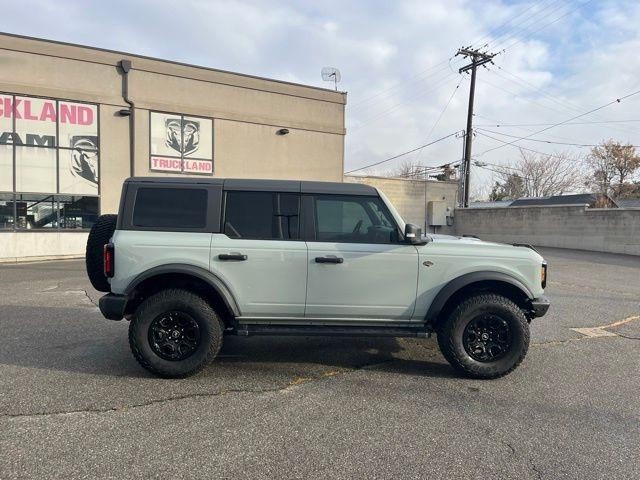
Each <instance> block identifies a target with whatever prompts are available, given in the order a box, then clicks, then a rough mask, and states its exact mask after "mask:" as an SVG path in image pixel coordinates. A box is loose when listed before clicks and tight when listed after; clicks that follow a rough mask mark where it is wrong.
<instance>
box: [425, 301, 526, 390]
mask: <svg viewBox="0 0 640 480" xmlns="http://www.w3.org/2000/svg"><path fill="white" fill-rule="evenodd" d="M483 313H491V314H494V315H497V316H499V317H500V318H501V319H503V320H505V321H506V322H507V324H508V325H509V328H510V331H511V335H512V339H511V348H510V349H509V351H508V352H507V353H506V355H505V356H504V357H502V358H499V359H497V360H495V361H489V362H481V361H478V360H476V359H474V358H472V357H471V355H470V354H469V353H467V351H466V349H465V348H464V344H463V334H464V331H465V328H466V326H467V325H468V324H469V323H470V322H471V321H472V320H473V319H474V318H476V317H477V316H478V315H480V314H483ZM438 345H439V346H440V351H441V352H442V355H443V356H444V358H445V359H446V360H447V361H448V362H449V363H450V364H451V365H452V366H453V367H454V368H455V369H456V370H458V371H459V372H461V373H463V374H465V375H467V376H469V377H472V378H481V379H490V378H498V377H501V376H503V375H506V374H508V373H510V372H511V371H513V370H514V369H515V368H516V367H517V366H518V365H520V362H522V360H523V359H524V357H525V355H526V354H527V350H528V349H529V323H528V322H527V318H526V317H525V315H524V313H523V312H522V310H521V309H520V308H519V307H518V306H517V305H516V304H515V303H514V302H512V301H511V300H509V299H508V298H506V297H503V296H501V295H496V294H478V295H474V296H471V297H469V298H467V299H466V300H464V301H463V302H461V303H460V304H459V305H458V306H457V307H456V308H455V309H454V310H453V311H452V312H451V314H450V315H449V317H448V318H446V319H445V320H444V322H443V323H442V324H441V325H440V327H439V329H438Z"/></svg>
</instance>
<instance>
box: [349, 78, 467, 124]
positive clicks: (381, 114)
mask: <svg viewBox="0 0 640 480" xmlns="http://www.w3.org/2000/svg"><path fill="white" fill-rule="evenodd" d="M453 77H455V74H453V73H449V74H447V75H445V76H444V77H442V78H440V79H439V80H438V81H437V82H436V84H434V85H431V87H430V88H428V89H427V90H425V91H423V92H421V93H420V94H419V95H417V96H413V97H411V98H408V99H406V100H403V101H402V102H400V103H397V104H395V105H393V106H391V107H389V108H387V109H386V110H383V111H381V112H378V113H376V114H374V115H373V116H371V117H368V118H365V121H364V122H362V123H360V124H359V125H357V126H356V127H354V128H353V129H352V130H351V133H352V134H353V133H355V132H357V131H359V130H361V129H362V128H363V127H364V126H365V125H368V124H370V123H373V122H375V121H377V120H380V119H381V118H384V117H386V116H387V114H389V113H391V112H393V111H394V110H397V109H398V108H399V107H401V106H403V105H405V104H407V103H409V102H412V101H414V100H416V99H417V98H422V97H424V96H425V95H427V94H428V93H431V92H433V91H434V90H436V89H438V88H440V87H442V86H443V85H445V84H446V83H448V82H449V81H450V80H451V79H452V78H453Z"/></svg>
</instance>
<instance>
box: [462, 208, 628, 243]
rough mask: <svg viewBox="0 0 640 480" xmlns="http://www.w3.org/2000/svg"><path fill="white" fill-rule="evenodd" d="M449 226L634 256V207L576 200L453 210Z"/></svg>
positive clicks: (495, 237)
mask: <svg viewBox="0 0 640 480" xmlns="http://www.w3.org/2000/svg"><path fill="white" fill-rule="evenodd" d="M454 231H455V233H456V234H457V235H476V236H478V237H480V238H481V239H482V240H490V241H499V242H506V243H514V242H518V243H530V244H532V245H536V246H541V247H558V248H573V249H577V250H592V251H597V252H610V253H626V254H630V255H640V209H622V208H613V209H600V208H587V207H586V206H580V205H578V206H576V205H557V206H555V205H554V206H527V207H507V208H467V209H457V210H456V211H455V223H454Z"/></svg>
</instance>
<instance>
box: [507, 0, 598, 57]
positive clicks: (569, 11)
mask: <svg viewBox="0 0 640 480" xmlns="http://www.w3.org/2000/svg"><path fill="white" fill-rule="evenodd" d="M591 2H593V0H587V1H586V2H584V3H582V4H580V5H579V7H580V8H582V7H585V6H587V5H588V4H589V3H591ZM575 11H577V9H574V8H569V10H567V12H565V13H564V14H563V15H561V16H559V17H558V18H556V19H554V20H552V21H550V22H548V23H546V24H544V25H543V26H542V27H540V28H538V29H537V30H534V31H533V32H531V33H529V34H528V35H526V36H525V37H523V38H519V39H517V40H516V41H514V42H513V43H511V44H509V45H507V46H506V47H504V48H503V49H502V51H505V50H509V49H510V48H511V47H513V46H514V45H516V44H518V43H521V42H523V41H525V40H527V39H529V38H531V37H532V36H533V35H535V34H536V33H538V32H540V31H542V30H544V29H545V28H547V27H549V26H551V25H553V24H554V23H556V22H559V21H560V20H562V19H563V18H564V17H566V16H567V15H569V14H570V13H572V12H575ZM547 16H548V15H545V17H547ZM543 18H544V17H543Z"/></svg>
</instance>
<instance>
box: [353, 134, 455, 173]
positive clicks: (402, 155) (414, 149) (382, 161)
mask: <svg viewBox="0 0 640 480" xmlns="http://www.w3.org/2000/svg"><path fill="white" fill-rule="evenodd" d="M459 133H460V131H457V132H453V133H450V134H449V135H445V136H444V137H440V138H438V139H437V140H434V141H433V142H429V143H425V144H424V145H420V146H419V147H416V148H413V149H411V150H409V151H406V152H403V153H400V154H398V155H395V156H393V157H390V158H387V159H385V160H380V161H379V162H375V163H372V164H370V165H365V166H364V167H360V168H355V169H353V170H349V171H348V172H344V173H345V175H346V174H349V173H353V172H357V171H359V170H364V169H366V168H370V167H375V166H376V165H380V164H382V163H386V162H390V161H391V160H395V159H396V158H400V157H404V156H405V155H409V154H410V153H413V152H417V151H418V150H421V149H423V148H425V147H429V146H431V145H433V144H435V143H438V142H441V141H442V140H446V139H447V138H450V137H453V136H454V135H458V134H459Z"/></svg>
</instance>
